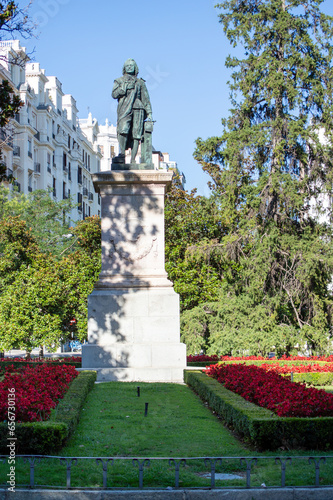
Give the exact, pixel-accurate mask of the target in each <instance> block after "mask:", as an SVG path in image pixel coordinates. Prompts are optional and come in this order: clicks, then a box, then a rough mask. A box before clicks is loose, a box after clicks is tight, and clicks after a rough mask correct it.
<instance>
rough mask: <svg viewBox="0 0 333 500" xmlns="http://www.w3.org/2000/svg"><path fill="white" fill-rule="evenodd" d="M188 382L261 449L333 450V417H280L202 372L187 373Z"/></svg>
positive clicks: (186, 379)
mask: <svg viewBox="0 0 333 500" xmlns="http://www.w3.org/2000/svg"><path fill="white" fill-rule="evenodd" d="M184 380H185V383H186V384H188V385H189V386H190V387H191V388H192V389H193V390H194V391H195V392H196V393H197V394H198V395H199V396H200V398H201V399H202V400H203V401H207V402H208V405H209V407H210V408H211V409H213V410H214V411H215V412H216V413H217V414H218V415H219V416H220V417H221V418H222V419H223V420H224V421H225V422H226V423H227V424H228V425H229V426H231V427H232V428H233V429H234V430H235V431H236V432H237V433H238V434H239V435H240V436H241V438H243V439H244V440H245V441H248V442H250V443H251V444H252V445H254V446H255V447H256V448H257V449H258V450H276V449H277V448H279V447H281V446H284V447H287V448H298V447H301V448H306V449H312V450H313V449H320V450H327V449H330V448H331V449H332V448H333V417H316V418H296V417H278V416H277V415H275V414H274V413H271V411H269V410H267V409H265V408H260V407H259V406H256V405H255V404H253V403H250V402H249V401H246V400H245V399H243V398H242V397H241V396H239V395H238V394H235V393H233V392H231V391H229V390H227V389H225V387H224V386H223V385H222V384H220V383H219V382H217V380H215V379H213V378H210V377H208V375H206V374H205V373H202V372H200V371H189V370H185V371H184Z"/></svg>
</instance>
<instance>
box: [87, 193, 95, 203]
mask: <svg viewBox="0 0 333 500" xmlns="http://www.w3.org/2000/svg"><path fill="white" fill-rule="evenodd" d="M88 200H89V201H94V194H93V193H91V192H89V194H88Z"/></svg>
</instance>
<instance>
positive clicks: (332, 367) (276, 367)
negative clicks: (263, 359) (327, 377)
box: [260, 363, 333, 373]
mask: <svg viewBox="0 0 333 500" xmlns="http://www.w3.org/2000/svg"><path fill="white" fill-rule="evenodd" d="M260 368H263V369H264V370H266V371H267V372H270V371H274V372H277V373H290V372H293V373H314V372H316V373H317V372H320V373H324V372H326V373H327V372H333V363H332V364H331V363H330V364H327V365H318V364H312V365H311V364H309V365H280V364H279V363H269V364H268V363H263V364H262V365H260Z"/></svg>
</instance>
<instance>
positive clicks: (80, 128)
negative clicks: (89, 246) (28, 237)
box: [0, 40, 185, 223]
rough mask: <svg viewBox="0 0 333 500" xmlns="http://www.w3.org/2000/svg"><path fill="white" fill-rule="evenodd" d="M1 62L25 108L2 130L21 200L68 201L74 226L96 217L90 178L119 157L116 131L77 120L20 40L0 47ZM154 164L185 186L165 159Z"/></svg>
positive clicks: (1, 142)
mask: <svg viewBox="0 0 333 500" xmlns="http://www.w3.org/2000/svg"><path fill="white" fill-rule="evenodd" d="M1 56H2V57H1ZM0 57H1V59H0V81H2V80H4V79H6V80H8V81H9V82H11V83H12V85H13V92H16V93H17V94H18V95H19V96H20V99H21V101H22V102H23V107H22V108H21V110H20V112H19V113H18V114H17V115H16V116H15V119H12V120H11V122H10V124H9V126H8V127H6V130H0V149H1V151H2V160H3V162H4V163H5V164H6V167H7V173H8V174H12V175H13V176H14V178H15V184H16V186H17V189H18V190H19V191H20V192H22V193H25V194H28V193H29V192H33V191H35V190H36V189H44V190H49V191H50V196H53V197H54V199H56V200H61V199H67V198H69V197H70V196H71V198H72V200H73V202H74V203H75V204H77V206H76V207H75V208H73V210H72V212H71V214H70V218H71V222H73V223H75V222H76V221H78V220H80V219H84V218H85V217H87V216H91V215H100V197H99V195H98V194H96V192H95V190H94V186H93V183H92V178H91V175H92V174H93V173H96V172H99V171H107V170H110V169H111V162H112V158H113V157H114V156H116V155H118V154H119V152H120V151H119V144H118V140H117V130H116V127H115V126H114V125H111V124H110V123H109V121H108V120H106V121H105V124H104V125H100V126H99V125H98V122H97V120H96V119H95V118H93V117H92V114H91V113H89V115H88V118H87V119H78V109H77V107H76V101H75V99H74V97H73V96H72V95H71V94H65V93H64V92H63V90H62V84H61V82H60V81H59V80H58V78H57V77H56V76H47V75H46V74H45V70H44V69H42V68H41V67H40V64H39V63H34V62H30V61H29V58H28V57H27V55H26V51H25V48H24V47H21V45H20V42H19V41H18V40H12V41H4V42H0ZM18 61H20V63H19V64H18ZM128 161H130V157H129V158H128ZM139 161H140V150H139V152H138V157H137V162H139ZM153 163H154V166H155V169H156V170H174V171H175V172H176V173H178V174H179V178H180V179H181V181H182V185H184V183H185V177H184V174H180V173H179V171H178V168H177V164H176V163H175V162H171V161H170V160H169V155H168V154H167V153H161V152H160V151H155V150H154V151H153Z"/></svg>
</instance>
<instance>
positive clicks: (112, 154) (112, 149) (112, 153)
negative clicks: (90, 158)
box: [110, 146, 115, 158]
mask: <svg viewBox="0 0 333 500" xmlns="http://www.w3.org/2000/svg"><path fill="white" fill-rule="evenodd" d="M110 155H111V158H114V157H115V152H114V146H111V147H110Z"/></svg>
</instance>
